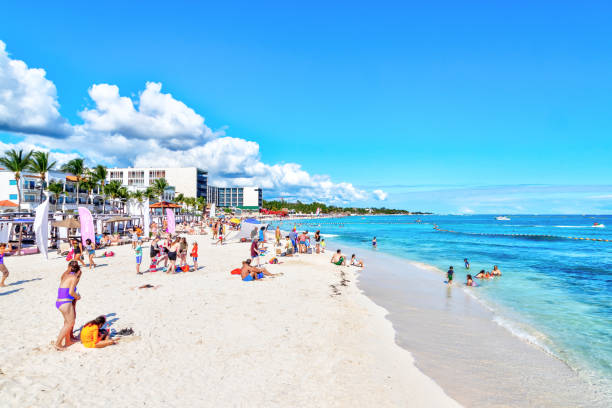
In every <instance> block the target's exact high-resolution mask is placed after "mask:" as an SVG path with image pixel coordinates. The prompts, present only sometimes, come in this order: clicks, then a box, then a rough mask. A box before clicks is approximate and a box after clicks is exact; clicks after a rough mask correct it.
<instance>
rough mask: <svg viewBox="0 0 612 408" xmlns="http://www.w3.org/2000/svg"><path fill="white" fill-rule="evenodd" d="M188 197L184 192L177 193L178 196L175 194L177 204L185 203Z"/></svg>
mask: <svg viewBox="0 0 612 408" xmlns="http://www.w3.org/2000/svg"><path fill="white" fill-rule="evenodd" d="M186 198H187V197H185V196H184V195H183V193H179V194H177V195H176V196H174V202H175V203H177V204H182V203H184V202H185V199H186Z"/></svg>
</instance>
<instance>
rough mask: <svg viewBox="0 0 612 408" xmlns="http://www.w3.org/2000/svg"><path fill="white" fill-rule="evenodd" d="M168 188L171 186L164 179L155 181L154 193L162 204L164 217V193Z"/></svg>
mask: <svg viewBox="0 0 612 408" xmlns="http://www.w3.org/2000/svg"><path fill="white" fill-rule="evenodd" d="M168 187H170V184H168V182H167V181H166V179H165V178H163V177H162V178H158V179H155V181H154V182H153V191H155V193H156V194H157V195H158V196H159V202H160V203H161V212H162V217H163V216H164V192H165V191H166V189H168Z"/></svg>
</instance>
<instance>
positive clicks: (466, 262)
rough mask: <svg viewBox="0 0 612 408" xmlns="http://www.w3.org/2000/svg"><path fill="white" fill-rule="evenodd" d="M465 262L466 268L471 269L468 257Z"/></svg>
mask: <svg viewBox="0 0 612 408" xmlns="http://www.w3.org/2000/svg"><path fill="white" fill-rule="evenodd" d="M463 263H465V269H470V262H469V261H468V260H467V258H464V259H463Z"/></svg>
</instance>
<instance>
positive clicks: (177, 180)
mask: <svg viewBox="0 0 612 408" xmlns="http://www.w3.org/2000/svg"><path fill="white" fill-rule="evenodd" d="M160 178H164V179H166V181H167V182H168V184H169V185H170V186H172V187H173V191H168V195H167V196H166V195H164V200H169V201H172V200H173V199H174V194H182V195H183V196H185V197H196V198H197V197H204V198H205V199H206V198H207V196H206V195H207V189H206V188H207V186H208V172H207V171H205V170H202V169H199V168H197V167H150V168H145V167H126V168H118V167H114V168H109V169H108V175H107V181H109V182H110V181H113V180H117V181H119V182H121V184H123V185H124V186H126V187H127V188H128V190H130V191H136V190H145V189H147V188H148V187H151V186H152V185H153V184H154V183H155V180H157V179H160Z"/></svg>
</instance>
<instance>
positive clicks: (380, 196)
mask: <svg viewBox="0 0 612 408" xmlns="http://www.w3.org/2000/svg"><path fill="white" fill-rule="evenodd" d="M372 193H373V194H374V196H375V197H376V199H377V200H380V201H385V200H386V199H387V196H388V194H387V193H385V192H384V191H382V190H374V191H372Z"/></svg>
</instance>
